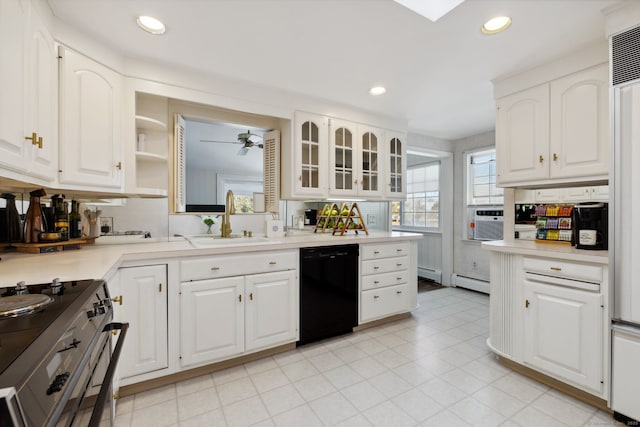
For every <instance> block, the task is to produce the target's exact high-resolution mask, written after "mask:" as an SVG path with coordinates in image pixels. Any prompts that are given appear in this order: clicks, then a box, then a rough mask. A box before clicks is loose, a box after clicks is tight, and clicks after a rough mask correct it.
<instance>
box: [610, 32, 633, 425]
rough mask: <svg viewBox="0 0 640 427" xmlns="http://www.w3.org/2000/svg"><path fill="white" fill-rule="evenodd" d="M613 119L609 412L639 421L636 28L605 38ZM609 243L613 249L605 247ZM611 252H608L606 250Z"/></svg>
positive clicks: (620, 418)
mask: <svg viewBox="0 0 640 427" xmlns="http://www.w3.org/2000/svg"><path fill="white" fill-rule="evenodd" d="M611 53H612V56H611V75H612V83H613V90H612V94H613V96H612V106H613V119H614V122H613V123H614V126H613V129H614V144H613V146H614V149H613V159H614V165H613V169H612V171H613V173H612V174H611V179H610V182H609V184H610V186H612V187H613V189H614V191H613V221H611V222H612V226H613V230H610V231H613V233H609V234H610V236H611V235H613V242H611V241H610V242H609V243H610V245H609V248H610V250H609V262H610V266H612V267H613V268H611V271H612V275H613V277H612V281H611V283H613V286H614V288H613V299H614V301H613V302H614V310H613V313H614V314H613V322H612V335H611V336H612V341H611V345H612V359H611V360H612V363H611V364H612V377H611V378H612V379H611V402H610V403H611V408H612V409H613V410H614V412H615V414H614V415H615V417H616V418H617V419H619V420H625V421H626V420H628V419H631V420H640V27H636V28H633V29H631V30H628V31H625V32H623V33H621V34H618V35H614V36H613V37H612V38H611ZM611 243H613V244H611ZM612 248H613V250H611V249H612Z"/></svg>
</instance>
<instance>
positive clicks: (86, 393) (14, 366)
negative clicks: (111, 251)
mask: <svg viewBox="0 0 640 427" xmlns="http://www.w3.org/2000/svg"><path fill="white" fill-rule="evenodd" d="M2 295H3V296H2V297H0V390H3V391H5V395H6V396H7V398H6V399H4V403H0V419H1V420H2V421H0V427H5V426H10V427H13V426H21V425H25V426H86V425H90V426H98V425H113V421H114V414H113V409H112V408H113V404H112V403H113V400H112V395H113V392H112V382H113V381H112V380H113V376H114V373H115V367H116V364H117V361H118V358H119V355H120V351H121V348H122V345H123V343H124V338H125V336H126V331H127V328H128V325H127V324H121V323H113V322H112V320H113V307H112V304H111V298H110V295H109V291H108V288H107V286H106V283H105V282H104V281H102V280H81V281H70V282H59V281H57V280H54V281H52V283H50V284H46V285H29V286H25V285H24V284H22V286H20V285H19V286H18V287H16V289H9V290H7V291H6V292H4V293H3V294H2ZM24 301H26V302H27V303H28V307H27V308H26V309H25V308H17V309H16V308H15V304H18V305H20V304H22V303H23V302H24ZM34 301H35V303H34ZM29 307H30V308H29ZM117 331H120V332H119V337H118V340H117V343H116V346H115V349H113V351H112V346H111V337H112V333H118V332H117ZM97 390H99V391H97ZM0 395H2V393H0ZM12 399H13V400H12ZM4 408H13V409H12V411H13V412H12V413H13V415H12V418H9V417H8V416H6V417H5V414H4V413H2V412H1V411H3V410H4ZM16 408H19V409H20V408H21V409H20V410H16ZM7 413H8V410H7ZM16 414H17V415H16ZM18 415H20V417H18ZM9 419H11V420H12V421H11V423H9V421H7V422H6V423H5V420H9ZM14 420H15V421H14Z"/></svg>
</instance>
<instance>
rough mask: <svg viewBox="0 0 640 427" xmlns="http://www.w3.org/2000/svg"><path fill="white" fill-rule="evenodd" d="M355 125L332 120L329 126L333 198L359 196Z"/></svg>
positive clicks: (331, 192) (330, 173)
mask: <svg viewBox="0 0 640 427" xmlns="http://www.w3.org/2000/svg"><path fill="white" fill-rule="evenodd" d="M356 130H357V125H356V124H355V123H351V122H347V121H344V120H336V119H331V122H330V124H329V141H330V147H329V151H330V165H331V171H330V172H329V176H330V185H329V194H330V195H333V196H353V195H356V194H357V187H356V184H357V183H358V181H357V179H358V178H357V177H358V172H359V171H358V170H357V167H356V166H357V165H358V161H357V159H356V156H357V154H358V151H357V150H356V147H355V145H356Z"/></svg>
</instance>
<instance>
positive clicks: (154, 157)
mask: <svg viewBox="0 0 640 427" xmlns="http://www.w3.org/2000/svg"><path fill="white" fill-rule="evenodd" d="M136 159H137V160H144V161H147V162H158V163H166V161H167V156H163V155H160V154H155V153H149V152H147V151H136Z"/></svg>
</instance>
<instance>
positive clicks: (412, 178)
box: [391, 162, 440, 229]
mask: <svg viewBox="0 0 640 427" xmlns="http://www.w3.org/2000/svg"><path fill="white" fill-rule="evenodd" d="M391 215H392V225H394V226H401V227H411V228H423V229H438V228H440V162H434V163H429V164H426V165H419V166H414V167H409V168H408V169H407V198H406V200H404V201H402V202H399V201H398V202H392V204H391Z"/></svg>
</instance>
